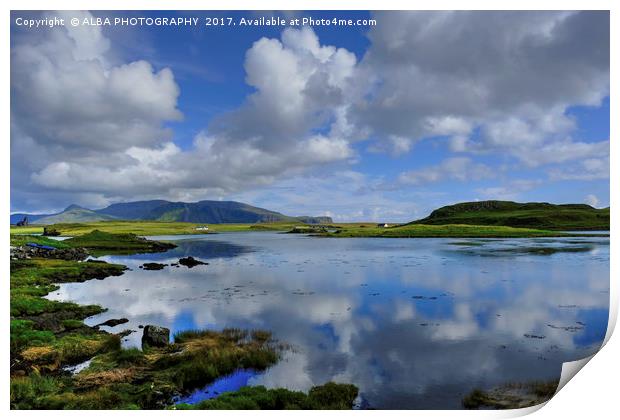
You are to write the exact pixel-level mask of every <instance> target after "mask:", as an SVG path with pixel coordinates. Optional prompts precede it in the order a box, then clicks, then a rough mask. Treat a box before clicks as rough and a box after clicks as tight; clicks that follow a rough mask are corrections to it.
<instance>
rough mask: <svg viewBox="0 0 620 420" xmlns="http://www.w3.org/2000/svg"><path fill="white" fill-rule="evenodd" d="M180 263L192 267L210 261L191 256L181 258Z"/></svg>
mask: <svg viewBox="0 0 620 420" xmlns="http://www.w3.org/2000/svg"><path fill="white" fill-rule="evenodd" d="M179 264H181V265H184V266H185V267H188V268H192V267H195V266H197V265H208V264H209V263H206V262H204V261H200V260H197V259H196V258H194V257H191V256H190V257H185V258H181V259H179Z"/></svg>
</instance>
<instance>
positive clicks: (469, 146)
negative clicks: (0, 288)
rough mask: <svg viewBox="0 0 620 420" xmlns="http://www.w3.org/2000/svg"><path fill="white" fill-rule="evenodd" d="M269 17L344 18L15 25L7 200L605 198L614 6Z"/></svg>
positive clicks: (327, 210) (402, 212) (26, 206)
mask: <svg viewBox="0 0 620 420" xmlns="http://www.w3.org/2000/svg"><path fill="white" fill-rule="evenodd" d="M20 16H22V17H29V18H41V17H53V16H63V17H65V18H67V19H69V18H71V17H79V19H80V20H82V19H88V18H90V17H92V16H97V17H116V16H124V17H127V16H134V17H146V16H150V17H179V16H183V17H186V16H192V17H199V18H201V21H202V19H204V18H205V17H232V18H233V19H234V20H235V21H238V20H239V19H240V18H242V17H245V18H258V17H260V16H267V17H270V16H279V17H282V18H284V19H287V20H288V19H291V18H295V17H300V16H312V17H314V18H334V17H336V18H346V19H376V22H377V24H376V26H368V25H365V26H356V27H334V26H330V27H325V26H312V27H311V26H304V27H294V28H293V27H286V28H282V27H266V26H259V27H243V28H241V27H239V26H229V27H225V26H224V27H222V26H219V27H205V26H202V24H201V25H200V26H199V27H184V28H177V27H161V26H151V27H98V26H83V25H80V26H79V27H74V28H71V27H57V28H51V29H49V28H47V29H38V30H36V29H27V28H24V27H19V26H17V25H16V24H15V23H14V24H13V25H12V27H11V31H12V37H11V54H12V57H11V58H12V61H11V74H12V83H11V94H12V104H11V106H12V108H11V109H12V114H11V124H12V134H11V165H12V166H11V175H12V177H11V178H12V180H11V194H12V196H11V210H12V211H32V212H47V211H55V210H61V209H62V208H64V207H66V206H67V205H69V204H71V203H77V204H80V205H83V206H86V207H90V208H100V207H104V206H106V205H107V204H110V203H113V202H119V201H131V200H140V199H152V198H164V199H170V200H182V201H198V200H201V199H232V200H239V201H244V202H248V203H250V204H253V205H257V206H261V207H266V208H269V209H272V210H276V211H281V212H283V213H286V214H290V215H301V214H310V215H330V216H332V217H334V219H336V220H390V221H407V220H411V219H414V218H418V217H424V216H425V215H426V214H428V212H430V211H431V210H432V209H434V208H436V207H439V206H441V205H446V204H450V203H455V202H459V201H471V200H483V199H508V200H516V201H547V202H555V203H569V202H570V203H588V204H591V205H594V206H597V207H605V206H608V205H609V136H610V134H609V15H608V13H606V12H452V13H451V12H377V13H375V12H346V11H343V12H296V13H279V12H274V13H267V12H183V13H182V14H180V13H175V12H169V11H166V12H93V13H92V14H89V13H86V12H46V13H44V14H40V13H22V12H14V13H13V14H12V21H13V22H15V19H16V18H17V17H20Z"/></svg>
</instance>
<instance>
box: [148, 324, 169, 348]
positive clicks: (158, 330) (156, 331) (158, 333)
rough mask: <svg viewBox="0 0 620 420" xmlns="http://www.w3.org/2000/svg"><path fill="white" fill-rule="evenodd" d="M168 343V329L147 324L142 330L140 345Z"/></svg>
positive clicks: (160, 345) (164, 344)
mask: <svg viewBox="0 0 620 420" xmlns="http://www.w3.org/2000/svg"><path fill="white" fill-rule="evenodd" d="M169 343H170V330H169V329H168V328H165V327H158V326H157V325H147V326H145V327H144V330H143V331H142V346H143V347H144V346H145V345H146V346H151V347H165V346H167V345H168V344H169Z"/></svg>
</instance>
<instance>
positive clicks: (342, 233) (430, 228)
mask: <svg viewBox="0 0 620 420" xmlns="http://www.w3.org/2000/svg"><path fill="white" fill-rule="evenodd" d="M339 226H340V225H339ZM317 236H324V237H334V238H355V237H376V238H535V237H554V236H591V235H588V234H583V235H582V234H578V235H575V234H564V233H561V232H556V231H551V230H542V229H524V228H513V227H508V226H476V225H401V226H395V227H388V228H383V227H377V226H376V225H374V226H364V225H351V224H349V225H347V226H341V228H340V229H337V230H336V231H334V232H329V233H320V234H317Z"/></svg>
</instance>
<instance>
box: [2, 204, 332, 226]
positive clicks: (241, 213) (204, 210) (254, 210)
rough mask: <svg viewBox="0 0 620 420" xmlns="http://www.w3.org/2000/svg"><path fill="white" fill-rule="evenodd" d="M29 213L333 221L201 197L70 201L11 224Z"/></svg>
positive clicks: (43, 218) (84, 218)
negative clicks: (92, 205)
mask: <svg viewBox="0 0 620 420" xmlns="http://www.w3.org/2000/svg"><path fill="white" fill-rule="evenodd" d="M25 216H27V217H28V219H29V221H30V223H36V224H54V223H61V222H64V223H66V222H93V221H102V220H152V221H165V222H191V223H268V222H282V221H290V222H301V223H311V224H312V223H332V220H331V218H329V217H328V216H316V217H312V216H300V217H292V216H287V215H284V214H282V213H280V212H276V211H272V210H268V209H264V208H261V207H256V206H252V205H250V204H246V203H241V202H238V201H217V200H201V201H197V202H191V203H188V202H182V201H177V202H174V201H167V200H142V201H132V202H124V203H114V204H111V205H109V206H107V207H104V208H101V209H95V210H91V209H87V208H85V207H82V206H79V205H76V204H71V205H70V206H68V207H67V208H65V210H63V211H62V212H59V213H54V214H40V215H37V214H27V213H16V214H11V224H15V223H17V222H18V221H20V220H22V219H23V218H24V217H25Z"/></svg>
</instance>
